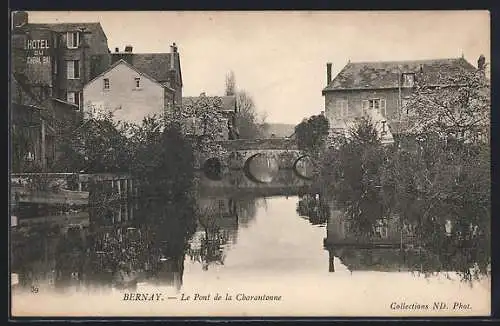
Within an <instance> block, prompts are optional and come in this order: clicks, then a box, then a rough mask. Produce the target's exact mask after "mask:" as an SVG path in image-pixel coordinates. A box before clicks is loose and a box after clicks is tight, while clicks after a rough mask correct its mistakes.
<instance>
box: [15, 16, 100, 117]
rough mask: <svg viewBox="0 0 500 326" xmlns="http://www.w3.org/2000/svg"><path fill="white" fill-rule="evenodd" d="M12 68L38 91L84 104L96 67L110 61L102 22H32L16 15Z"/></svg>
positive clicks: (79, 104) (28, 84) (44, 95)
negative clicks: (86, 86) (84, 93)
mask: <svg viewBox="0 0 500 326" xmlns="http://www.w3.org/2000/svg"><path fill="white" fill-rule="evenodd" d="M12 23H13V26H12V27H13V33H12V59H13V60H12V68H13V72H14V74H15V75H16V76H17V77H18V78H19V79H21V80H22V82H23V83H25V84H27V86H29V87H30V88H31V89H32V90H33V91H34V92H36V93H38V94H40V95H41V96H43V97H55V98H58V99H61V100H64V101H67V102H70V103H74V104H76V105H77V106H79V107H80V108H81V107H82V102H83V101H82V94H83V93H82V91H83V86H84V85H85V84H86V83H87V82H88V81H89V80H90V78H91V76H92V74H93V73H92V70H95V69H99V66H107V65H109V62H107V61H109V55H108V54H109V49H108V41H107V37H106V34H105V33H104V30H103V29H102V26H101V24H100V23H56V24H33V23H29V17H28V13H26V12H15V13H13V17H12Z"/></svg>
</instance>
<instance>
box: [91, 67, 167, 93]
mask: <svg viewBox="0 0 500 326" xmlns="http://www.w3.org/2000/svg"><path fill="white" fill-rule="evenodd" d="M120 64H124V65H126V66H127V67H129V68H130V69H132V70H134V71H135V72H137V73H138V74H140V75H142V76H144V77H146V78H148V79H150V80H151V81H152V82H154V83H156V84H158V85H160V86H161V87H163V88H167V89H169V90H170V91H174V90H173V89H172V88H170V87H168V85H167V84H166V83H160V82H159V81H157V80H156V79H154V78H152V77H151V76H149V75H148V74H146V73H144V72H143V71H141V70H140V69H138V68H136V67H134V66H132V65H131V64H130V63H128V62H127V61H125V60H124V59H120V60H118V61H116V62H115V63H113V64H112V65H111V66H109V68H108V69H106V70H104V71H103V72H101V73H100V74H99V75H97V76H96V77H94V78H93V79H92V80H91V81H89V82H88V83H87V84H86V85H85V87H86V86H87V85H90V84H91V83H93V82H94V81H96V80H97V79H99V78H100V77H102V76H104V75H105V74H106V73H107V72H109V71H110V70H113V69H114V68H115V67H116V66H118V65H120Z"/></svg>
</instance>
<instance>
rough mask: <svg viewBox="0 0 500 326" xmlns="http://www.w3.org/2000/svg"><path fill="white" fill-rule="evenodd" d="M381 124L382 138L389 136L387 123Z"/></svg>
mask: <svg viewBox="0 0 500 326" xmlns="http://www.w3.org/2000/svg"><path fill="white" fill-rule="evenodd" d="M380 123H382V136H384V135H386V134H387V125H386V123H387V121H385V120H384V121H380Z"/></svg>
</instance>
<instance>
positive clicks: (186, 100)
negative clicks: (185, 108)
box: [182, 96, 236, 112]
mask: <svg viewBox="0 0 500 326" xmlns="http://www.w3.org/2000/svg"><path fill="white" fill-rule="evenodd" d="M216 97H219V98H220V99H221V100H222V109H223V111H232V112H234V111H235V109H236V96H207V98H210V99H215V98H216ZM199 99H200V97H199V96H186V97H183V98H182V105H190V104H193V103H195V102H197V101H198V100H199Z"/></svg>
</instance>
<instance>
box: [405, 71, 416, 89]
mask: <svg viewBox="0 0 500 326" xmlns="http://www.w3.org/2000/svg"><path fill="white" fill-rule="evenodd" d="M414 85H415V74H414V73H404V74H403V87H413V86H414Z"/></svg>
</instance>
